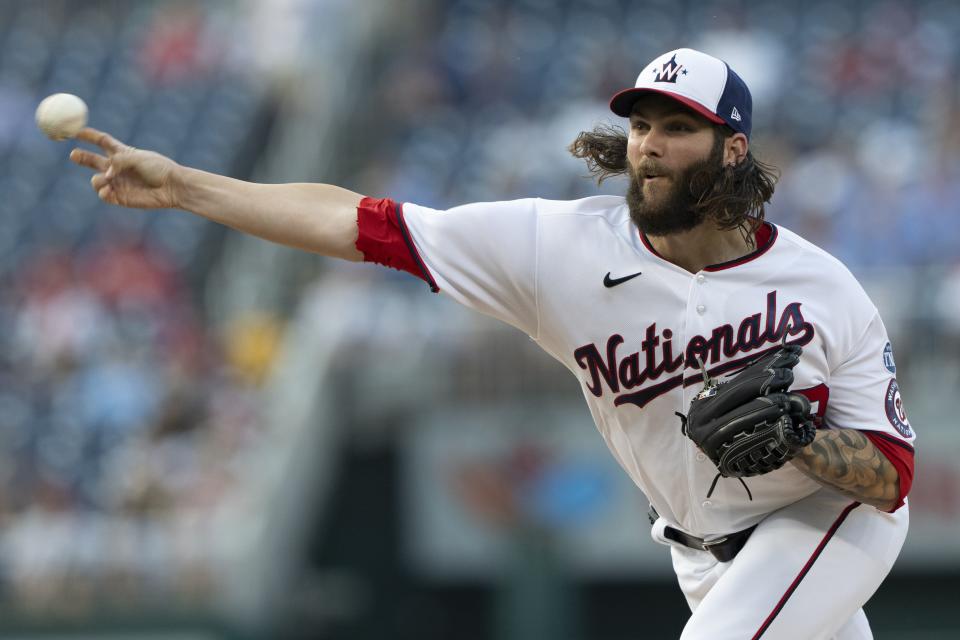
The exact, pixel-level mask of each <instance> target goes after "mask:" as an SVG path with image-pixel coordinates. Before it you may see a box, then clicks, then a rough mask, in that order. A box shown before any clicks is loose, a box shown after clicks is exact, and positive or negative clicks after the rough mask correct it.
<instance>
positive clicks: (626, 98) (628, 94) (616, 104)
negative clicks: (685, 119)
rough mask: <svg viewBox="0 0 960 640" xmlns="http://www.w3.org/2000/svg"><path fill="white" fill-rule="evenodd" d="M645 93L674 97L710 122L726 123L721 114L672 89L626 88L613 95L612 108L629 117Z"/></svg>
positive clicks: (617, 112)
mask: <svg viewBox="0 0 960 640" xmlns="http://www.w3.org/2000/svg"><path fill="white" fill-rule="evenodd" d="M644 93H659V94H660V95H662V96H667V97H668V98H673V99H674V100H676V101H677V102H679V103H680V104H682V105H684V106H686V107H689V108H690V109H693V110H694V111H696V112H697V113H699V114H700V115H702V116H703V117H704V118H706V119H707V120H709V121H710V122H715V123H717V124H726V123H725V122H724V120H723V118H721V117H720V116H718V115H717V114H715V113H714V112H712V111H710V109H707V108H706V107H705V106H703V105H702V104H700V103H699V102H697V101H696V100H691V99H690V98H687V97H685V96H681V95H677V94H676V93H671V92H670V91H661V90H660V89H646V88H643V89H638V88H636V87H634V88H632V89H624V90H623V91H621V92H620V93H618V94H617V95H615V96H613V98H611V99H610V110H611V111H613V112H614V113H615V114H617V115H618V116H620V117H622V118H629V117H630V112H631V111H633V103H634V102H636V101H637V98H639V97H640V96H641V95H643V94H644Z"/></svg>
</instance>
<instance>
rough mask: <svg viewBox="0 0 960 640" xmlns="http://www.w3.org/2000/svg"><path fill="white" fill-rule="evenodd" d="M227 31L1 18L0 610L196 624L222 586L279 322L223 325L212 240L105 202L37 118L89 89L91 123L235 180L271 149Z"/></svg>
mask: <svg viewBox="0 0 960 640" xmlns="http://www.w3.org/2000/svg"><path fill="white" fill-rule="evenodd" d="M8 4H9V3H8ZM223 17H224V16H223V15H222V14H221V13H218V12H217V11H213V10H210V8H209V7H207V8H204V7H193V8H191V7H189V6H187V5H186V4H184V5H181V6H177V7H173V8H172V10H169V9H168V10H166V11H159V10H158V7H157V5H156V4H154V3H129V4H126V5H125V6H119V5H116V4H115V3H114V4H111V5H109V6H106V5H104V4H103V3H94V2H91V3H70V2H59V3H58V2H42V3H13V4H12V6H7V5H5V11H4V14H3V16H2V18H0V123H2V124H0V166H2V167H3V171H2V177H0V256H2V257H0V606H2V605H3V604H7V605H13V606H15V607H17V608H20V609H22V610H27V611H37V612H43V613H46V614H48V613H50V612H51V611H56V612H59V613H61V614H64V615H70V614H72V613H78V614H82V613H86V612H87V611H89V610H91V609H100V608H104V607H106V608H108V609H114V610H123V608H124V607H127V606H129V605H130V604H131V603H135V604H139V605H144V604H146V603H149V602H156V601H157V598H163V599H164V600H165V601H166V603H167V604H168V605H171V604H172V605H184V606H186V603H188V602H189V603H191V604H192V605H193V606H196V605H197V604H198V603H202V602H204V601H205V598H206V597H207V596H209V595H211V592H212V591H213V590H215V589H216V588H217V585H216V579H217V576H216V575H215V573H216V565H215V561H216V549H215V548H214V542H215V541H214V540H211V538H210V535H209V532H210V529H211V523H212V522H213V520H214V519H215V518H216V517H217V511H218V508H220V507H221V506H222V504H223V503H224V500H225V499H226V497H227V496H228V495H229V494H230V492H231V490H232V489H233V487H234V486H235V484H236V481H237V478H238V476H239V475H240V474H239V473H238V472H239V471H240V470H239V469H237V468H236V464H237V459H238V456H240V455H241V454H242V453H243V452H244V451H246V450H249V449H250V448H251V447H255V446H257V442H258V441H257V438H258V435H259V431H260V426H261V424H262V421H261V420H260V417H259V410H258V406H259V405H258V394H259V385H260V383H261V382H262V380H263V379H264V377H265V376H266V375H267V372H268V370H269V366H270V362H271V359H272V356H273V353H274V351H275V349H276V345H277V344H278V342H279V335H280V334H279V332H280V329H279V325H278V324H277V323H276V322H275V321H273V320H272V319H269V318H262V317H253V316H251V317H240V318H236V322H234V323H232V324H231V325H230V326H227V327H212V326H211V325H210V324H209V322H207V320H206V318H205V310H204V308H203V305H202V301H203V289H204V285H205V276H206V268H207V265H208V264H209V262H210V260H211V259H212V257H213V256H215V255H216V253H217V246H218V236H217V233H216V229H215V228H214V226H213V225H208V224H205V223H203V222H202V221H199V220H197V219H194V218H193V217H191V216H188V215H187V214H184V213H180V212H170V211H163V212H155V213H149V214H141V213H139V212H136V213H135V212H128V211H121V210H118V209H115V208H110V207H107V206H106V205H103V204H102V203H100V202H99V201H98V200H97V198H96V196H95V194H94V193H93V191H92V190H91V189H90V186H89V182H88V181H89V178H90V175H89V172H88V171H85V170H83V169H81V168H79V167H76V166H73V165H71V164H70V163H69V162H68V161H67V153H68V152H69V149H70V145H69V143H55V142H52V141H49V140H46V139H45V138H43V136H42V135H41V134H40V133H39V131H37V129H36V128H35V126H34V125H33V122H32V116H33V108H34V107H35V105H36V104H37V102H39V100H40V98H42V97H43V96H45V95H47V94H50V93H54V92H60V91H63V92H70V93H76V94H77V95H79V96H81V97H82V98H84V100H85V101H86V102H87V103H88V104H89V105H90V108H91V115H92V122H91V124H92V125H93V126H97V127H101V128H105V129H108V130H109V131H110V132H111V133H113V134H114V135H116V136H118V137H120V138H121V139H123V140H124V141H126V142H128V143H130V144H133V145H135V146H140V147H144V148H150V149H156V150H158V151H161V152H163V153H167V154H170V155H171V156H173V157H175V158H177V159H179V160H181V161H183V162H185V163H188V164H192V165H194V166H199V167H202V168H205V169H209V170H214V171H223V172H226V171H230V170H231V169H232V168H234V163H235V162H236V161H237V158H238V154H239V152H240V151H241V150H244V151H247V150H250V151H253V152H254V153H255V152H256V149H250V147H249V145H250V143H251V141H252V140H253V141H255V140H256V123H257V114H258V110H259V108H260V107H259V105H260V102H261V96H260V93H259V91H258V89H257V88H256V85H254V84H252V83H251V82H250V81H249V79H248V78H247V77H245V76H244V75H243V74H242V73H240V72H239V71H238V69H237V68H236V64H235V63H233V62H232V61H231V57H230V46H228V45H229V43H230V40H229V39H227V38H225V37H224V34H222V33H220V31H221V30H222V27H221V24H220V23H221V22H222V19H223ZM210 254H213V255H212V256H211V255H210Z"/></svg>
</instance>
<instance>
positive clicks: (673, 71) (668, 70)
mask: <svg viewBox="0 0 960 640" xmlns="http://www.w3.org/2000/svg"><path fill="white" fill-rule="evenodd" d="M682 70H683V65H682V64H677V54H673V57H672V58H670V60H668V61H667V62H664V63H663V67H661V68H660V70H659V71H657V72H656V74H657V77H656V79H655V80H654V82H672V83H674V84H676V83H677V74H678V73H680V71H682ZM683 74H684V75H686V74H687V72H686V71H684V72H683Z"/></svg>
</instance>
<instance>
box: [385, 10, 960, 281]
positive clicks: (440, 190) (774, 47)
mask: <svg viewBox="0 0 960 640" xmlns="http://www.w3.org/2000/svg"><path fill="white" fill-rule="evenodd" d="M437 6H438V7H440V9H439V10H438V12H437V15H436V16H435V19H434V20H426V21H424V22H423V24H424V25H425V26H423V27H422V28H421V29H420V30H419V35H418V39H417V40H416V41H415V42H414V43H413V44H411V45H410V46H405V47H404V48H402V49H394V50H391V55H390V56H389V59H387V60H386V61H385V63H384V64H385V69H384V71H383V78H382V79H381V80H380V81H378V82H376V83H375V84H374V86H375V87H379V94H378V96H377V97H376V98H375V99H374V100H373V103H374V104H376V105H377V118H378V119H382V120H385V121H386V122H387V123H389V130H388V137H390V138H391V139H392V142H393V143H394V144H395V145H396V151H395V152H394V153H391V154H379V155H380V157H388V158H390V160H387V161H386V163H385V166H380V167H378V168H377V171H379V172H380V175H386V176H388V177H387V178H386V184H387V188H386V192H387V193H389V195H391V196H393V197H396V198H401V199H407V200H411V201H415V202H420V203H424V204H428V205H430V206H435V207H447V206H453V205H455V204H460V203H463V202H469V201H482V200H487V199H496V200H501V199H510V198H519V197H531V196H538V197H545V198H555V199H564V198H576V197H582V196H586V195H591V194H594V193H596V186H595V185H594V184H592V183H591V181H589V180H585V179H583V176H584V174H585V173H586V171H585V167H584V165H583V163H582V162H580V161H576V160H574V159H572V158H571V157H570V156H569V155H568V154H567V152H566V146H567V145H568V144H569V143H570V142H571V141H572V140H573V138H574V137H575V136H576V134H577V133H578V132H579V131H580V130H582V129H590V128H592V127H593V126H594V125H595V124H596V123H598V122H601V121H616V120H618V118H616V117H615V116H613V115H612V114H610V113H609V111H608V109H607V107H606V100H607V99H609V97H610V96H612V95H613V94H614V93H615V92H616V91H618V90H620V89H622V88H624V87H626V86H632V84H633V80H634V79H635V78H636V74H637V73H639V71H640V70H641V69H642V67H643V66H644V65H645V64H646V63H647V62H648V61H649V60H651V59H652V58H653V57H655V56H656V55H659V54H660V53H662V52H664V51H668V50H670V49H673V48H677V47H680V46H690V47H694V48H700V49H702V50H705V51H707V52H709V53H712V54H714V55H716V56H718V57H721V58H723V59H725V60H726V61H727V62H728V63H729V64H730V65H731V66H732V67H733V68H734V69H736V70H737V72H738V73H739V74H740V75H741V76H743V77H744V79H745V80H746V81H747V84H748V85H749V86H750V87H751V90H752V92H753V97H754V134H753V136H752V142H753V148H754V150H755V152H756V153H757V155H758V156H759V157H760V158H761V159H765V160H768V161H770V162H772V163H774V164H775V165H777V166H779V167H780V168H781V169H782V171H783V178H782V181H781V183H780V187H779V190H778V192H777V194H776V196H775V197H774V201H773V205H772V207H771V209H770V212H769V217H770V219H771V220H773V221H776V222H779V223H781V224H784V225H785V226H787V227H789V228H792V229H794V230H796V231H798V232H800V233H801V234H802V235H804V236H806V237H808V238H809V239H810V240H812V241H813V242H815V243H817V244H819V245H821V246H823V247H824V248H826V249H827V250H828V251H831V252H832V253H834V254H835V255H837V256H838V257H839V258H841V259H842V260H843V261H844V262H846V263H847V264H848V265H849V266H851V267H852V268H853V269H854V270H857V269H858V268H861V267H867V268H868V267H874V266H884V267H889V266H893V265H924V264H930V263H937V264H952V263H955V262H957V261H958V260H960V216H958V215H956V214H957V204H956V203H957V201H958V200H957V196H958V195H960V161H958V158H960V154H958V152H960V102H958V99H960V85H958V80H957V78H958V77H960V76H958V74H957V68H958V63H960V45H958V43H960V6H957V5H956V3H951V2H944V1H940V0H917V1H915V2H908V1H904V0H877V1H872V0H871V1H864V2H814V3H812V4H811V3H810V2H806V1H801V0H750V1H747V0H742V1H736V0H734V1H718V2H707V3H704V2H699V1H695V0H686V1H684V0H681V1H676V0H645V1H643V2H633V1H626V0H500V1H496V0H493V1H490V0H448V1H445V2H439V3H437ZM623 189H624V187H623V185H622V184H613V183H612V184H610V185H605V189H604V190H605V191H607V192H610V193H622V192H623Z"/></svg>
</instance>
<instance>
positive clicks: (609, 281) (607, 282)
mask: <svg viewBox="0 0 960 640" xmlns="http://www.w3.org/2000/svg"><path fill="white" fill-rule="evenodd" d="M642 273H643V272H642V271H637V272H636V273H631V274H630V275H628V276H623V277H621V278H611V277H610V272H609V271H607V275H605V276H603V286H605V287H607V288H608V289H609V288H610V287H615V286H617V285H618V284H623V283H624V282H626V281H627V280H633V279H634V278H636V277H637V276H639V275H640V274H642Z"/></svg>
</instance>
